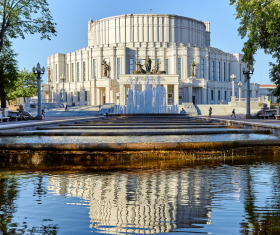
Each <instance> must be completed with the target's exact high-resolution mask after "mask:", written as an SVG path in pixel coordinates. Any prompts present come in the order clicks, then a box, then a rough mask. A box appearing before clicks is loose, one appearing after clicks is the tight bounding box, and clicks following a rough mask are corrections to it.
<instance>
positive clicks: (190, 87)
mask: <svg viewBox="0 0 280 235" xmlns="http://www.w3.org/2000/svg"><path fill="white" fill-rule="evenodd" d="M188 93H189V102H190V103H192V86H189V87H188Z"/></svg>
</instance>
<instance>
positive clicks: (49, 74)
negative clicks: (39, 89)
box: [47, 66, 52, 82]
mask: <svg viewBox="0 0 280 235" xmlns="http://www.w3.org/2000/svg"><path fill="white" fill-rule="evenodd" d="M47 72H48V82H51V81H52V78H51V75H52V71H51V68H50V66H48V67H47Z"/></svg>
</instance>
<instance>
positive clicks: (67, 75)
mask: <svg viewBox="0 0 280 235" xmlns="http://www.w3.org/2000/svg"><path fill="white" fill-rule="evenodd" d="M66 77H67V82H70V80H69V64H67V68H66Z"/></svg>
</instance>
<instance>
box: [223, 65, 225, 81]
mask: <svg viewBox="0 0 280 235" xmlns="http://www.w3.org/2000/svg"><path fill="white" fill-rule="evenodd" d="M223 70H224V81H225V80H226V63H224V69H223Z"/></svg>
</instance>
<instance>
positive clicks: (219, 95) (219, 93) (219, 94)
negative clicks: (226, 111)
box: [218, 91, 221, 100]
mask: <svg viewBox="0 0 280 235" xmlns="http://www.w3.org/2000/svg"><path fill="white" fill-rule="evenodd" d="M220 99H221V91H218V100H220Z"/></svg>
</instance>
